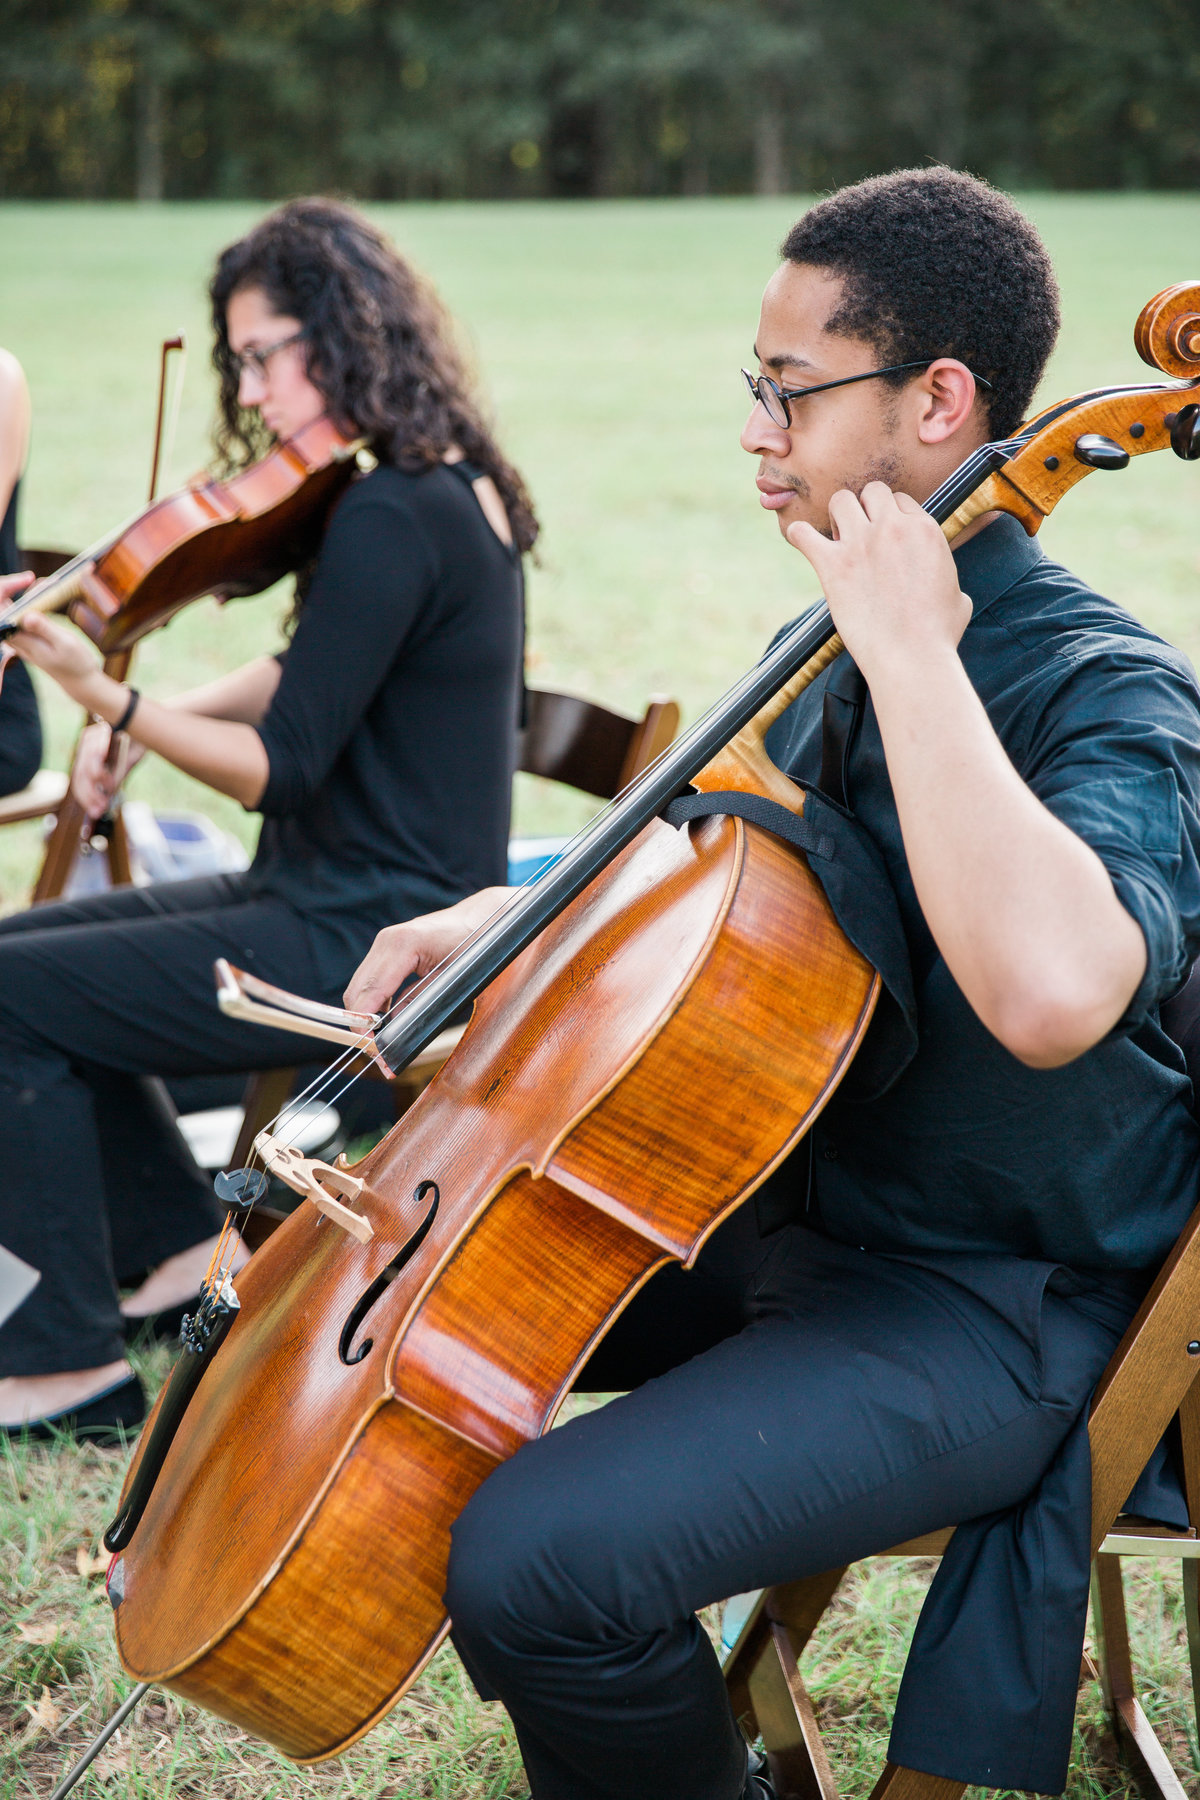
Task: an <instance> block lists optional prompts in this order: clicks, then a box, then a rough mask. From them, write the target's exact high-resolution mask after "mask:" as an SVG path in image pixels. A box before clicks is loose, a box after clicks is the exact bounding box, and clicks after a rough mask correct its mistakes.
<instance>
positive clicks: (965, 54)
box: [0, 0, 1200, 200]
mask: <svg viewBox="0 0 1200 1800" xmlns="http://www.w3.org/2000/svg"><path fill="white" fill-rule="evenodd" d="M2 10H3V15H4V18H3V23H2V25H0V195H2V196H4V197H8V198H17V197H22V198H88V199H102V198H103V199H117V198H128V197H132V196H136V197H138V198H140V199H144V200H158V199H164V198H166V199H199V198H238V197H267V196H271V195H280V194H285V193H292V192H298V191H303V190H318V189H319V190H325V191H335V192H342V193H350V194H354V195H357V196H359V197H361V198H363V199H375V200H391V199H416V198H474V197H483V198H490V197H521V196H528V197H534V196H549V197H559V198H579V197H588V196H597V197H603V196H617V195H629V194H645V195H656V194H692V195H699V194H708V193H745V192H758V193H779V192H785V191H805V190H806V191H813V190H821V189H824V188H828V187H830V186H832V185H834V184H836V183H839V182H842V181H846V180H852V179H854V178H856V177H858V176H860V175H862V174H864V173H867V172H870V171H874V170H879V169H885V168H890V167H895V166H898V165H904V164H912V163H919V162H924V161H928V160H934V161H942V162H948V163H953V164H955V165H958V166H960V167H967V168H970V169H973V170H975V171H976V172H978V173H980V174H983V175H986V176H988V177H990V178H991V179H992V180H994V181H997V182H999V183H1000V184H1001V185H1003V186H1006V187H1022V186H1050V187H1063V188H1120V187H1124V188H1130V187H1133V188H1157V187H1162V188H1186V187H1194V186H1195V185H1196V184H1197V182H1198V181H1200V30H1198V29H1197V27H1198V25H1200V0H1005V3H1004V5H1003V6H1000V7H982V6H979V5H968V4H966V0H3V8H2Z"/></svg>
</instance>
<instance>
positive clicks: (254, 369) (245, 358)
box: [229, 330, 305, 381]
mask: <svg viewBox="0 0 1200 1800" xmlns="http://www.w3.org/2000/svg"><path fill="white" fill-rule="evenodd" d="M304 335H305V334H304V332H303V330H301V331H293V332H292V334H291V336H290V337H285V338H280V340H279V342H278V343H277V344H264V345H263V348H262V349H261V350H242V351H241V352H240V353H238V354H236V355H235V354H233V353H232V352H231V353H230V357H229V362H230V366H231V367H232V369H233V372H234V374H235V375H236V376H237V378H238V380H239V381H240V380H241V378H242V376H243V375H244V374H245V373H246V371H247V369H249V371H250V373H251V374H252V375H257V376H258V379H259V380H260V381H265V380H266V379H267V364H268V363H269V362H270V360H271V358H272V357H273V356H274V355H276V353H277V352H278V351H280V350H289V349H290V348H291V346H292V345H293V344H298V343H299V342H300V340H301V338H302V337H303V336H304Z"/></svg>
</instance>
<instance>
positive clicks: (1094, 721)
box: [768, 518, 1200, 1272]
mask: <svg viewBox="0 0 1200 1800" xmlns="http://www.w3.org/2000/svg"><path fill="white" fill-rule="evenodd" d="M955 560H956V563H957V567H958V573H959V581H960V584H961V586H962V588H963V591H964V592H965V593H966V594H968V595H969V596H970V597H971V600H972V601H973V603H974V612H973V614H972V618H971V622H970V624H969V626H968V628H967V631H966V633H965V635H964V637H963V639H962V643H961V646H960V653H961V656H962V660H963V664H964V666H965V668H966V670H967V673H968V675H969V677H970V679H971V682H972V685H973V686H974V687H975V689H976V691H977V693H978V694H979V696H980V698H981V699H982V701H983V703H984V705H985V707H986V708H987V712H988V717H989V718H990V720H991V722H992V725H993V727H994V729H995V731H996V733H997V735H998V737H999V738H1000V741H1001V743H1002V744H1003V745H1004V748H1005V750H1006V751H1007V753H1008V755H1009V756H1010V758H1011V759H1012V762H1013V764H1014V766H1015V768H1016V769H1017V771H1018V773H1019V774H1020V775H1021V777H1022V778H1023V780H1025V781H1026V782H1027V783H1028V785H1029V787H1030V789H1031V790H1032V792H1033V793H1034V794H1036V795H1037V797H1038V799H1040V800H1041V801H1042V802H1043V804H1044V805H1045V806H1047V807H1048V808H1049V809H1050V811H1051V812H1053V813H1054V814H1055V815H1056V816H1057V817H1058V818H1060V819H1061V820H1063V822H1064V823H1065V824H1067V825H1068V826H1070V828H1071V830H1073V831H1074V832H1076V833H1077V834H1078V836H1079V837H1081V838H1083V839H1084V841H1085V842H1086V843H1088V844H1090V845H1091V847H1092V848H1093V849H1094V850H1095V851H1096V853H1097V855H1098V856H1099V857H1100V858H1101V860H1102V861H1103V862H1104V864H1105V867H1106V868H1107V869H1108V872H1109V874H1110V875H1111V877H1112V880H1113V884H1114V886H1115V888H1116V891H1117V894H1118V896H1119V898H1120V900H1121V902H1122V904H1123V905H1124V906H1125V907H1126V908H1127V910H1128V911H1129V912H1130V913H1131V914H1132V915H1133V917H1134V918H1135V919H1136V920H1137V922H1138V924H1139V925H1140V926H1141V928H1142V931H1143V933H1144V936H1145V939H1146V950H1147V966H1146V974H1145V977H1144V979H1143V981H1142V983H1141V985H1140V987H1139V989H1138V992H1137V994H1136V995H1135V996H1134V999H1133V1002H1132V1003H1131V1005H1130V1008H1129V1010H1128V1012H1127V1014H1126V1016H1125V1018H1124V1019H1123V1020H1122V1021H1121V1022H1120V1024H1119V1025H1118V1027H1117V1028H1116V1030H1115V1031H1113V1032H1112V1033H1111V1034H1110V1035H1109V1037H1108V1038H1106V1039H1105V1040H1104V1041H1103V1042H1102V1043H1100V1044H1098V1045H1097V1046H1096V1047H1095V1048H1094V1049H1092V1050H1090V1051H1088V1052H1087V1053H1086V1054H1085V1055H1084V1056H1081V1057H1079V1058H1077V1060H1076V1061H1074V1062H1073V1063H1070V1064H1068V1065H1067V1066H1066V1067H1065V1068H1061V1069H1051V1070H1036V1069H1030V1068H1027V1067H1026V1066H1025V1065H1024V1064H1022V1063H1020V1062H1019V1061H1018V1060H1017V1059H1016V1057H1014V1056H1012V1055H1011V1054H1010V1053H1009V1052H1008V1051H1007V1050H1005V1049H1004V1048H1003V1047H1002V1046H1001V1044H1000V1043H999V1042H998V1041H997V1039H995V1038H994V1037H993V1036H992V1035H991V1033H990V1032H989V1031H988V1030H987V1029H986V1028H985V1026H984V1025H982V1024H981V1023H980V1021H979V1019H978V1018H977V1017H976V1015H975V1014H974V1013H973V1012H972V1010H971V1008H970V1006H969V1005H968V1004H967V1002H966V1000H965V999H964V997H963V995H962V993H961V991H960V989H959V988H958V986H957V984H956V983H955V981H954V980H953V978H952V976H951V975H950V973H949V971H948V969H947V968H946V965H945V962H944V961H943V959H942V957H941V956H940V954H939V953H938V951H937V947H936V945H935V944H934V942H933V940H932V938H931V936H930V933H929V929H928V927H927V925H926V923H925V920H924V917H923V915H922V912H921V909H920V906H919V905H918V902H917V898H916V894H915V892H914V890H913V886H912V881H911V877H910V875H909V871H908V864H907V861H906V859H905V855H904V847H903V843H902V840H901V834H900V824H899V820H898V817H897V814H896V807H895V802H894V800H893V796H892V790H891V784H890V782H889V780H888V774H887V766H886V761H885V758H884V752H883V744H882V741H881V739H880V734H879V729H878V724H877V722H876V719H875V714H874V710H873V708H872V707H871V705H870V702H869V700H868V702H867V705H866V708H865V712H864V714H863V719H862V726H861V730H860V732H859V734H858V738H857V741H856V744H855V747H854V750H853V753H852V756H851V759H850V765H849V774H850V791H849V794H848V796H847V797H848V800H849V804H850V805H851V807H852V808H853V811H854V813H855V815H856V817H857V819H858V821H859V822H860V824H861V825H862V826H863V827H865V829H866V830H867V831H868V832H869V833H870V835H871V837H872V838H873V839H874V841H875V843H876V844H877V845H878V846H879V848H880V850H881V851H882V853H883V856H884V859H885V860H886V863H887V865H888V869H889V872H890V874H891V878H892V883H893V886H894V889H895V894H896V898H897V902H898V908H899V913H900V918H901V923H902V927H903V933H904V937H905V939H906V941H907V944H908V951H909V957H910V960H911V963H912V970H913V980H914V987H915V992H916V1001H917V1023H918V1031H919V1047H918V1049H917V1051H916V1054H915V1056H913V1058H912V1060H911V1061H910V1062H909V1064H908V1066H907V1067H906V1068H905V1070H904V1072H903V1073H902V1074H901V1075H900V1076H899V1077H898V1079H897V1080H896V1081H895V1082H894V1083H893V1084H892V1085H891V1086H890V1087H889V1088H888V1089H887V1090H886V1091H885V1092H884V1093H882V1094H880V1095H878V1096H877V1097H875V1098H872V1099H868V1100H864V1099H861V1098H855V1097H853V1096H851V1095H850V1094H849V1092H847V1093H844V1094H840V1095H835V1097H834V1099H833V1101H832V1102H831V1103H830V1105H829V1107H828V1108H827V1110H826V1112H825V1113H824V1115H823V1116H822V1118H821V1119H820V1120H819V1121H818V1123H817V1125H816V1126H815V1128H814V1131H813V1134H812V1138H813V1160H812V1167H813V1189H812V1197H813V1203H814V1204H815V1207H816V1208H817V1209H818V1211H819V1218H820V1221H821V1223H822V1225H823V1228H824V1229H825V1230H826V1231H827V1232H829V1233H830V1235H832V1236H833V1237H835V1238H838V1239H840V1240H842V1241H844V1242H847V1243H853V1244H858V1245H862V1246H864V1247H865V1248H868V1249H873V1250H880V1251H885V1252H886V1251H890V1252H899V1253H900V1254H904V1253H905V1252H908V1253H913V1252H916V1253H918V1254H920V1253H923V1252H946V1251H949V1252H966V1253H970V1254H973V1255H976V1256H978V1255H980V1254H984V1255H987V1254H999V1255H1009V1256H1017V1257H1022V1258H1032V1259H1037V1260H1042V1261H1051V1262H1056V1263H1062V1264H1065V1265H1066V1266H1067V1267H1068V1268H1071V1269H1075V1270H1079V1271H1097V1272H1099V1271H1117V1270H1148V1269H1152V1268H1154V1267H1156V1266H1157V1264H1159V1263H1160V1262H1161V1261H1162V1259H1163V1257H1164V1256H1165V1255H1166V1253H1167V1252H1168V1250H1169V1249H1170V1248H1171V1245H1172V1244H1173V1242H1174V1240H1175V1238H1176V1237H1177V1236H1178V1234H1179V1232H1180V1230H1181V1229H1182V1227H1183V1224H1184V1222H1185V1220H1186V1219H1187V1217H1188V1214H1189V1213H1190V1212H1191V1210H1192V1208H1193V1207H1194V1206H1195V1204H1196V1200H1197V1184H1198V1171H1200V1154H1198V1152H1200V1131H1198V1128H1197V1126H1196V1124H1195V1122H1194V1120H1193V1118H1192V1116H1191V1113H1190V1111H1189V1099H1190V1091H1191V1090H1190V1085H1189V1082H1188V1079H1187V1076H1186V1074H1185V1072H1184V1065H1183V1058H1182V1056H1181V1054H1180V1052H1179V1051H1178V1049H1177V1048H1176V1046H1175V1045H1174V1044H1173V1043H1172V1042H1171V1041H1170V1040H1169V1039H1168V1038H1167V1037H1166V1035H1165V1034H1164V1033H1163V1032H1162V1031H1161V1030H1160V1028H1159V1025H1158V1017H1157V1007H1158V1002H1159V1001H1160V1000H1161V999H1163V998H1164V997H1165V996H1166V995H1168V994H1169V993H1171V992H1172V991H1173V989H1175V988H1176V987H1177V986H1178V985H1179V983H1180V981H1181V980H1182V979H1183V976H1184V974H1185V972H1186V970H1187V968H1188V966H1189V965H1190V963H1191V962H1192V960H1193V959H1194V958H1195V957H1196V956H1197V955H1198V954H1200V691H1198V689H1197V684H1196V677H1195V675H1194V673H1193V671H1192V668H1191V665H1190V664H1189V663H1188V661H1187V659H1186V658H1185V657H1184V656H1183V655H1182V654H1181V653H1180V652H1178V651H1176V650H1174V649H1172V648H1171V647H1170V646H1169V645H1168V644H1165V643H1163V642H1162V640H1161V639H1159V638H1157V637H1155V636H1154V634H1153V633H1152V632H1150V631H1148V630H1147V629H1146V627H1145V626H1143V625H1141V624H1139V623H1138V621H1137V620H1136V619H1134V618H1132V617H1131V616H1130V615H1129V614H1128V613H1126V612H1124V611H1123V610H1122V609H1121V608H1120V607H1119V606H1117V605H1115V604H1114V603H1113V602H1112V601H1110V600H1106V599H1104V598H1102V597H1101V596H1100V595H1098V594H1095V593H1093V592H1092V591H1091V590H1090V589H1089V588H1087V587H1086V586H1085V585H1084V584H1083V583H1082V582H1081V581H1079V580H1078V579H1077V578H1076V577H1075V576H1073V575H1071V574H1070V573H1069V572H1068V571H1067V570H1066V569H1064V568H1062V567H1061V566H1060V565H1058V564H1057V563H1054V562H1052V561H1050V559H1049V558H1048V557H1046V556H1045V555H1043V553H1042V550H1041V546H1040V545H1039V544H1038V543H1037V541H1036V540H1034V539H1030V538H1028V537H1026V535H1025V533H1024V531H1023V530H1022V528H1021V527H1020V526H1019V525H1017V524H1016V523H1015V521H1013V520H1011V519H1008V518H1001V519H999V520H997V521H996V522H994V523H993V524H991V525H990V526H988V527H987V528H986V529H985V530H984V531H982V532H981V533H980V534H979V535H978V536H977V537H975V538H973V539H971V540H970V541H969V542H968V543H967V544H965V545H963V547H962V548H961V549H960V550H959V551H957V552H956V557H955ZM827 680H828V674H826V675H823V676H822V677H821V678H820V679H819V680H818V681H816V682H815V683H814V684H813V685H812V686H811V687H810V688H809V689H808V690H807V691H806V692H805V693H804V694H803V695H802V696H801V698H800V699H799V700H798V701H797V702H796V703H795V704H794V705H793V706H792V707H791V708H789V710H788V711H787V712H786V713H785V714H784V715H783V717H782V718H781V719H779V720H778V721H777V723H776V724H775V726H774V727H773V728H772V731H771V733H770V735H769V737H768V747H769V749H770V751H771V754H772V756H773V758H774V760H775V761H776V762H777V763H778V764H779V765H780V767H781V768H783V769H785V770H787V771H788V773H790V774H792V775H794V776H796V777H798V778H800V779H802V780H804V781H805V782H809V783H813V784H815V783H816V782H817V781H818V778H819V774H820V767H821V711H822V698H823V693H824V688H825V685H826V682H827Z"/></svg>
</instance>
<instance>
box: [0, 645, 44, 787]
mask: <svg viewBox="0 0 1200 1800" xmlns="http://www.w3.org/2000/svg"><path fill="white" fill-rule="evenodd" d="M41 766H42V722H41V719H40V718H39V716H38V703H37V695H36V694H35V693H34V689H33V682H32V681H31V680H30V678H29V670H28V669H27V668H26V667H25V664H24V663H23V662H21V660H20V659H19V657H15V656H14V657H13V658H12V660H11V661H10V662H9V663H8V665H7V667H6V668H5V670H4V674H3V681H2V682H0V794H16V793H19V792H20V790H21V788H23V787H28V786H29V783H30V782H31V781H32V780H33V778H34V776H35V775H36V774H37V772H38V770H39V769H40V768H41Z"/></svg>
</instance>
